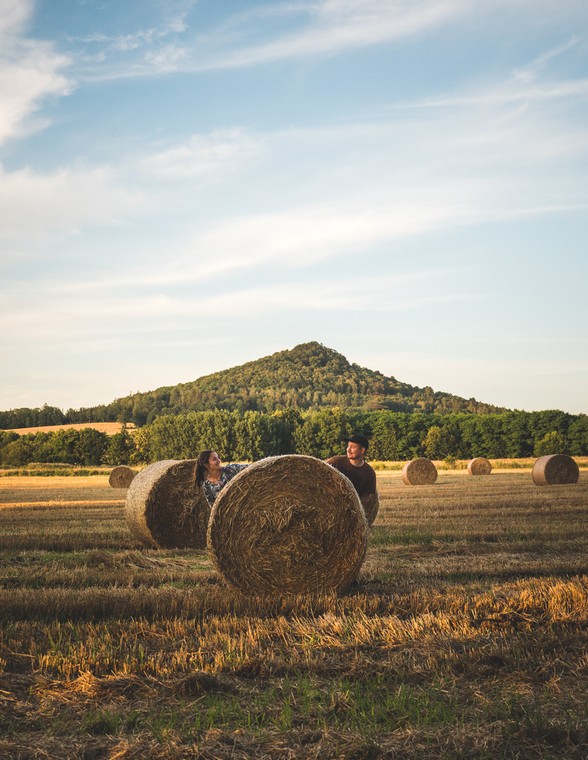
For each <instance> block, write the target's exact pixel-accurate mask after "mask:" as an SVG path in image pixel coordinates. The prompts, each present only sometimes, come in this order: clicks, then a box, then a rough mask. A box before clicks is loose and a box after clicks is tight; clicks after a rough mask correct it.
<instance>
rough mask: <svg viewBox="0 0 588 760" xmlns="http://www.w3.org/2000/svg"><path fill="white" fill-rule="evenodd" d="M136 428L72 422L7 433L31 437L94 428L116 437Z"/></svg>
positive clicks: (128, 423)
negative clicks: (60, 431) (38, 434)
mask: <svg viewBox="0 0 588 760" xmlns="http://www.w3.org/2000/svg"><path fill="white" fill-rule="evenodd" d="M134 427H135V426H134V425H133V423H132V422H127V423H122V422H72V423H69V424H67V425H41V426H39V427H27V428H13V429H12V430H9V431H6V432H10V433H18V434H19V435H31V434H34V433H56V432H57V431H58V430H85V429H86V428H92V430H98V432H99V433H106V434H107V435H115V434H116V433H120V432H121V431H122V430H124V429H125V428H126V429H127V430H129V431H131V430H133V429H134Z"/></svg>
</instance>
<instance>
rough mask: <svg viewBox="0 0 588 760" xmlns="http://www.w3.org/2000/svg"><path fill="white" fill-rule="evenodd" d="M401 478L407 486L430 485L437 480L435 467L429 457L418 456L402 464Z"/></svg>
mask: <svg viewBox="0 0 588 760" xmlns="http://www.w3.org/2000/svg"><path fill="white" fill-rule="evenodd" d="M402 480H403V481H404V483H405V484H406V485H407V486H430V485H432V484H433V483H434V482H435V481H436V480H437V468H436V467H435V465H434V464H433V462H431V460H430V459H426V458H425V457H418V458H417V459H413V460H411V461H410V462H407V463H406V464H405V465H404V467H403V468H402Z"/></svg>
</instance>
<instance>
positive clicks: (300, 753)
mask: <svg viewBox="0 0 588 760" xmlns="http://www.w3.org/2000/svg"><path fill="white" fill-rule="evenodd" d="M378 489H379V492H380V504H381V507H380V514H379V516H378V519H377V520H376V523H375V525H374V527H373V528H372V530H371V533H370V541H369V549H368V554H367V558H366V562H365V564H364V567H363V570H362V573H361V575H360V578H359V581H358V583H357V584H356V585H354V587H353V588H352V589H350V590H349V591H348V592H347V593H346V594H345V595H342V596H340V597H335V596H332V597H330V596H322V597H312V598H298V597H296V598H291V597H290V598H277V597H275V598H249V597H245V596H243V595H241V594H239V593H238V592H236V591H233V590H231V589H230V588H229V587H227V586H226V585H225V583H224V581H223V580H222V578H221V577H220V576H219V575H218V574H217V573H216V572H214V570H213V568H212V564H211V562H210V560H209V558H208V556H207V555H206V553H205V552H197V551H189V550H177V551H172V550H151V549H149V550H147V549H143V548H142V547H140V546H139V545H138V544H137V543H136V542H135V541H134V539H132V538H131V536H130V534H129V532H128V530H127V527H126V524H125V521H124V498H125V493H126V492H125V491H124V490H119V489H112V488H110V487H109V486H108V478H107V476H92V477H75V478H72V477H63V478H60V477H50V478H39V477H7V478H0V581H1V583H0V585H1V590H0V620H1V627H0V758H22V759H23V760H24V759H25V758H27V759H29V758H72V759H77V758H80V759H81V758H85V759H90V758H94V759H98V758H110V759H111V760H114V759H115V758H133V759H137V760H138V759H139V758H140V759H141V760H143V759H145V758H169V759H170V760H171V759H174V760H176V759H178V758H262V757H267V758H274V757H275V758H357V759H359V758H377V757H395V758H417V757H418V758H420V759H422V758H492V759H495V758H573V759H574V758H578V760H579V759H580V758H582V759H583V758H585V757H586V756H588V706H587V699H586V694H587V693H588V646H587V644H588V627H587V623H588V559H587V557H588V551H587V550H588V520H587V517H588V472H587V471H586V470H585V469H582V471H581V474H580V482H579V483H578V484H577V485H573V486H549V487H544V488H539V487H537V486H535V485H533V483H532V481H531V477H530V470H518V471H516V470H513V471H500V470H495V471H494V472H493V473H492V474H491V475H489V476H483V477H471V476H469V475H468V474H467V473H466V472H465V471H463V470H462V471H456V470H450V471H441V472H440V473H439V479H438V481H437V483H435V485H433V486H413V487H410V486H405V485H404V484H403V483H402V480H401V478H400V474H399V472H397V471H396V472H394V471H380V472H378Z"/></svg>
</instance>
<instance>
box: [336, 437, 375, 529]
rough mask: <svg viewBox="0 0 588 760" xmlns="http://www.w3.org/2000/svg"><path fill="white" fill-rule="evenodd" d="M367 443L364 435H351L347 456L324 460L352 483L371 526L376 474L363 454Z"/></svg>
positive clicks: (373, 517)
mask: <svg viewBox="0 0 588 760" xmlns="http://www.w3.org/2000/svg"><path fill="white" fill-rule="evenodd" d="M368 446H369V441H368V439H367V438H366V437H365V435H352V436H350V437H349V438H348V439H347V455H346V456H335V457H330V458H329V459H326V460H325V461H326V463H327V464H330V465H331V466H332V467H334V468H335V469H336V470H339V472H342V473H343V475H346V476H347V477H348V478H349V480H350V481H351V482H352V483H353V485H354V487H355V490H356V491H357V493H358V495H359V500H360V501H361V503H362V505H363V508H364V511H365V515H366V518H367V521H368V524H369V525H371V524H372V523H373V521H374V520H375V519H376V515H377V514H378V507H379V503H378V502H379V500H378V494H377V491H376V473H375V471H374V469H373V467H371V466H370V465H369V464H368V463H367V462H366V461H365V452H366V451H367V448H368Z"/></svg>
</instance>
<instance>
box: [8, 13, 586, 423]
mask: <svg viewBox="0 0 588 760" xmlns="http://www.w3.org/2000/svg"><path fill="white" fill-rule="evenodd" d="M587 159H588V3H586V0H271V1H270V0H222V2H219V0H122V1H121V0H60V1H59V2H55V0H0V323H1V325H2V327H1V330H0V357H1V368H2V369H1V383H0V409H2V410H8V409H15V408H20V407H33V408H35V407H40V406H42V405H43V404H49V405H50V406H57V407H59V408H62V409H64V410H66V409H69V408H72V409H78V408H80V407H85V406H93V405H97V404H103V403H109V402H111V401H113V400H114V399H115V398H120V397H123V396H126V395H128V394H130V393H134V392H137V391H149V390H154V389H156V388H159V387H161V386H170V385H175V384H177V383H180V382H189V381H191V380H195V379H197V378H199V377H202V376H203V375H208V374H210V373H212V372H217V371H219V370H223V369H228V368H229V367H234V366H237V365H240V364H243V363H244V362H247V361H253V360H255V359H258V358H261V357H263V356H267V355H269V354H272V353H274V352H276V351H281V350H284V349H291V348H293V347H294V346H296V345H297V344H299V343H304V342H307V341H318V342H320V343H322V344H323V345H325V346H327V347H329V348H332V349H335V350H336V351H338V352H340V353H341V354H343V355H344V356H346V357H347V359H348V360H349V361H350V362H353V363H356V364H359V365H361V366H364V367H368V368H369V369H373V370H379V371H380V372H382V373H384V374H385V375H388V376H393V377H395V378H396V379H397V380H400V381H402V382H406V383H410V384H411V385H415V386H419V387H423V386H431V387H432V388H433V389H434V390H435V391H444V392H448V393H452V394H455V395H458V396H463V397H465V398H472V397H473V398H476V399H477V400H478V401H483V402H486V403H489V404H496V405H499V406H504V407H507V408H509V409H519V410H526V411H540V410H545V409H559V410H562V411H566V412H569V413H571V414H578V413H588V390H587V389H588V330H587V329H586V328H587V323H588V298H587V297H586V294H587V290H588V287H587V286H588V257H587V256H586V253H587V250H586V249H587V243H588V161H587Z"/></svg>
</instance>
